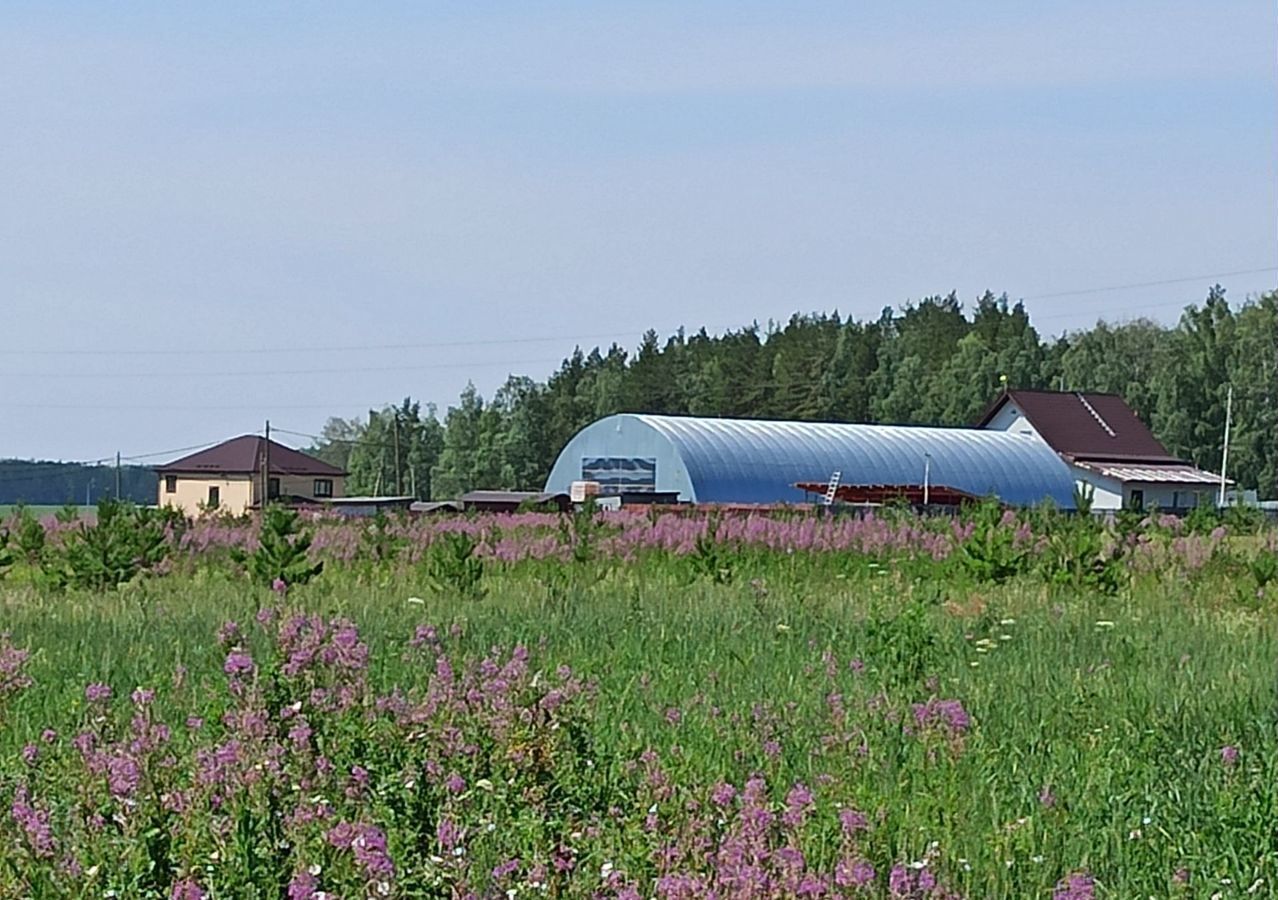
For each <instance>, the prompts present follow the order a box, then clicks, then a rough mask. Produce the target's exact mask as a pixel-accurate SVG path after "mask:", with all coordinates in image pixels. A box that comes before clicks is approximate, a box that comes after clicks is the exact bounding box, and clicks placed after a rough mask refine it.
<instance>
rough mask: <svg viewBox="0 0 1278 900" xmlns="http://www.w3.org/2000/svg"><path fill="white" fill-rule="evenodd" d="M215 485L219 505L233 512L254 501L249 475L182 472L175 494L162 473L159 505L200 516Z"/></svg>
mask: <svg viewBox="0 0 1278 900" xmlns="http://www.w3.org/2000/svg"><path fill="white" fill-rule="evenodd" d="M211 487H216V488H217V489H218V492H219V493H220V494H221V497H220V498H219V504H218V508H219V509H224V510H226V511H227V512H229V513H231V514H232V515H237V516H238V515H239V514H240V513H242V512H244V511H245V510H246V509H248V508H249V505H250V504H251V503H252V502H253V483H252V479H251V478H250V477H249V476H247V475H226V476H222V477H212V476H205V475H178V476H177V490H176V491H174V492H173V493H171V494H170V493H168V492H167V490H166V489H165V488H166V483H165V476H163V475H161V476H160V501H159V505H160V506H175V507H177V508H178V509H180V510H182V512H183V513H185V514H186V515H188V516H198V515H199V514H200V506H201V504H203V503H207V502H208V499H209V488H211ZM334 488H336V486H334Z"/></svg>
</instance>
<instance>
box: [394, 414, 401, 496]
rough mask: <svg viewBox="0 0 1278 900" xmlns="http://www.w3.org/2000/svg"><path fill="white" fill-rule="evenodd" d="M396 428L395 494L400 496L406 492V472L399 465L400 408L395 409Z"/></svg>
mask: <svg viewBox="0 0 1278 900" xmlns="http://www.w3.org/2000/svg"><path fill="white" fill-rule="evenodd" d="M391 427H392V428H394V441H395V496H396V497H400V496H402V495H403V493H404V473H403V470H402V469H401V468H400V465H399V410H398V409H396V410H395V419H394V421H393V422H392V425H391Z"/></svg>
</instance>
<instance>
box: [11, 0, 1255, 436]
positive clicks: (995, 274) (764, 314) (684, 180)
mask: <svg viewBox="0 0 1278 900" xmlns="http://www.w3.org/2000/svg"><path fill="white" fill-rule="evenodd" d="M178 7H179V5H178V4H156V5H154V6H152V5H143V4H132V3H123V2H117V3H109V4H106V3H63V2H56V0H39V2H30V3H20V2H13V0H9V2H6V3H5V4H4V5H3V8H2V9H0V198H2V199H0V457H4V456H19V457H27V456H38V457H44V458H64V459H87V458H96V457H104V456H107V455H109V454H113V453H114V452H115V451H116V450H117V449H118V450H121V451H123V452H124V453H125V455H126V456H127V455H134V454H145V453H153V452H156V451H162V450H167V449H169V448H177V447H183V446H187V445H194V444H200V443H203V442H207V441H213V440H217V439H220V438H223V437H229V436H232V435H235V434H238V433H242V432H246V431H252V430H255V429H258V428H260V427H261V423H262V420H263V419H266V418H270V419H271V420H272V423H273V424H275V425H277V426H280V427H284V428H290V429H294V430H298V431H304V432H314V431H318V429H319V428H320V426H321V425H322V424H323V422H324V420H325V418H326V417H327V416H328V415H330V414H336V415H344V416H350V415H355V414H358V413H360V412H362V411H363V410H365V409H366V408H367V407H368V406H370V405H381V404H383V403H385V402H389V401H394V400H397V399H398V398H401V397H403V396H404V395H406V394H409V395H412V396H413V397H415V398H419V399H421V400H423V401H434V402H436V403H438V404H439V405H440V407H441V408H443V407H445V406H447V404H449V403H450V402H453V401H454V400H455V399H456V396H457V394H458V392H459V390H460V389H461V388H462V386H463V385H464V384H465V383H466V381H467V380H473V381H474V382H475V384H476V385H477V386H478V387H479V388H480V390H481V391H483V392H484V393H485V394H488V393H490V392H491V391H492V389H493V388H494V387H496V385H497V384H499V383H500V381H501V380H503V379H504V377H505V375H506V374H507V373H508V372H517V373H523V374H529V375H532V376H535V377H537V378H543V377H545V375H546V374H548V373H549V372H550V371H551V370H552V369H553V368H554V367H555V365H556V364H557V363H558V361H559V360H560V359H562V358H563V356H565V355H566V354H567V353H568V352H570V351H571V350H572V348H573V345H574V344H576V343H581V344H583V345H586V346H593V345H594V344H596V343H602V344H604V345H606V344H607V343H609V341H610V340H611V339H615V340H617V341H619V342H620V343H622V344H623V345H626V346H628V347H633V346H634V345H635V344H636V343H637V342H638V338H639V335H640V334H641V333H642V331H643V330H644V329H645V328H647V327H655V328H657V329H658V330H659V331H661V332H663V333H665V332H668V331H670V330H672V329H674V328H676V327H677V326H679V325H685V326H687V327H688V328H689V329H690V330H695V329H696V328H698V327H700V326H702V325H704V326H706V327H707V328H708V329H710V330H712V331H716V330H722V329H724V328H728V327H735V326H738V325H742V324H746V323H748V322H750V321H751V320H755V319H757V320H759V321H761V322H762V321H766V320H768V319H769V318H775V319H784V318H786V317H788V316H789V314H790V313H791V312H793V311H795V310H802V311H808V310H828V309H833V308H838V309H839V310H840V311H842V312H844V313H850V314H853V315H857V316H862V317H872V316H876V315H877V314H878V311H879V310H880V309H881V308H882V307H883V306H885V305H898V304H901V303H903V302H905V301H907V300H910V299H917V298H919V297H923V296H926V295H929V294H935V293H948V292H949V291H951V290H956V291H958V292H959V294H960V296H962V297H963V298H964V299H965V300H969V301H970V300H972V299H974V298H975V297H976V296H977V295H979V293H980V292H982V291H983V290H985V289H986V288H989V289H992V290H994V291H997V292H1002V291H1006V292H1008V294H1009V295H1011V296H1012V297H1013V298H1018V297H1024V298H1026V305H1027V307H1028V308H1029V310H1030V312H1031V314H1032V316H1033V318H1034V321H1035V324H1036V325H1037V326H1038V327H1039V329H1040V331H1043V332H1045V333H1049V334H1055V333H1060V332H1061V331H1064V330H1066V329H1069V328H1075V327H1080V326H1085V325H1088V324H1090V323H1092V322H1093V321H1095V319H1096V318H1097V317H1098V316H1104V317H1107V318H1111V319H1116V318H1131V317H1135V316H1150V317H1153V318H1157V319H1160V320H1162V321H1174V319H1175V318H1176V316H1177V314H1178V312H1179V309H1180V308H1181V306H1183V305H1184V304H1185V303H1189V302H1194V301H1198V300H1200V299H1201V298H1202V297H1203V296H1204V295H1205V294H1206V291H1207V288H1208V286H1209V284H1210V282H1211V281H1213V280H1218V281H1220V282H1221V283H1222V284H1224V285H1225V286H1226V287H1227V288H1228V289H1229V292H1230V296H1231V297H1232V298H1234V299H1237V300H1241V299H1242V298H1243V297H1245V296H1246V295H1247V294H1248V293H1251V292H1256V291H1260V290H1264V289H1267V288H1272V287H1273V286H1274V285H1275V284H1278V271H1268V272H1260V273H1253V274H1247V275H1233V276H1229V277H1221V278H1217V279H1210V278H1208V279H1198V280H1191V281H1186V282H1184V283H1178V284H1171V285H1165V286H1162V287H1157V288H1143V289H1128V290H1121V291H1112V292H1105V293H1089V294H1075V295H1071V296H1066V297H1050V298H1042V299H1034V298H1038V297H1041V295H1045V294H1057V293H1059V292H1065V291H1074V290H1079V289H1087V288H1096V287H1107V286H1113V285H1124V284H1132V283H1140V282H1149V281H1159V280H1164V279H1178V278H1183V277H1188V276H1199V275H1206V274H1211V273H1224V272H1234V271H1238V270H1252V269H1258V268H1262V267H1271V266H1272V267H1278V240H1276V238H1278V222H1276V219H1278V215H1276V213H1278V178H1276V175H1278V173H1276V172H1275V169H1276V168H1278V115H1276V114H1278V78H1276V76H1278V71H1276V70H1278V64H1276V60H1278V55H1276V53H1275V34H1276V28H1275V25H1276V24H1278V23H1276V22H1275V18H1274V10H1273V4H1272V3H1271V2H1268V0H1266V2H1260V0H1246V2H1240V0H1213V2H1210V3H1206V2H1201V0H1195V2H1175V0H1172V2H1157V3H1155V2H1146V0H1127V2H1123V3H1113V2H1100V0H1094V2H1093V0H1085V2H1074V3H1070V4H1046V3H1026V2H1023V0H1018V2H1010V0H1008V2H972V3H953V2H948V0H947V2H942V0H933V2H908V0H906V2H903V0H894V2H887V0H874V2H870V0H866V2H859V3H849V2H840V3H806V2H787V3H775V2H774V3H766V4H764V3H751V2H741V0H733V2H707V3H699V4H691V3H686V2H680V3H658V2H645V3H642V4H634V5H627V4H622V3H606V4H605V3H594V4H592V3H575V4H574V3H562V4H541V3H534V2H523V3H519V4H485V3H467V4H448V5H436V4H425V3H411V4H408V3H406V4H402V5H396V4H392V3H379V4H354V3H352V4H349V5H346V6H344V7H338V6H335V5H332V4H321V3H310V4H297V5H292V6H289V5H285V4H276V3H270V4H264V3H253V4H236V3H217V4H184V5H182V7H183V8H181V9H179V8H178ZM479 341H485V342H493V343H473V342H479ZM501 341H508V342H509V343H496V342H501ZM464 342H472V343H469V344H466V343H464ZM388 345H400V346H399V347H394V346H388ZM403 345H415V346H410V347H404V346H403ZM441 345H442V346H441ZM361 348H362V349H361ZM368 348H380V349H368ZM244 351H259V352H244ZM260 351H269V352H260ZM255 372H261V373H264V374H260V375H254V374H253V373H255ZM161 458H162V457H161Z"/></svg>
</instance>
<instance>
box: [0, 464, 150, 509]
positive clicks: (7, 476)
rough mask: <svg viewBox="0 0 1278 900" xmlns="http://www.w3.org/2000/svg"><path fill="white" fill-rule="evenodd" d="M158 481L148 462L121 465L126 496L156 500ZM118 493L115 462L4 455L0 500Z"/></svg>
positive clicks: (91, 499) (84, 499)
mask: <svg viewBox="0 0 1278 900" xmlns="http://www.w3.org/2000/svg"><path fill="white" fill-rule="evenodd" d="M157 485H158V481H157V478H156V474H155V472H154V471H153V470H152V469H150V468H148V467H146V466H122V467H121V468H120V494H121V496H122V498H123V499H125V500H132V501H133V502H135V503H143V504H152V503H155V498H156V496H157ZM114 494H115V467H114V466H86V465H83V464H82V463H68V462H46V461H43V460H26V459H0V504H9V503H30V504H40V505H61V504H63V503H67V502H71V503H80V504H83V503H89V504H93V503H97V502H98V500H100V499H101V498H103V497H110V496H114Z"/></svg>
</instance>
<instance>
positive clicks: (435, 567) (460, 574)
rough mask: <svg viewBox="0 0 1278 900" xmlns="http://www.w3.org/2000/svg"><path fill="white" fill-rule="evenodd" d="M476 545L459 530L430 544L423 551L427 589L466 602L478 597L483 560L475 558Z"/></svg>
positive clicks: (481, 592)
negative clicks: (453, 596)
mask: <svg viewBox="0 0 1278 900" xmlns="http://www.w3.org/2000/svg"><path fill="white" fill-rule="evenodd" d="M477 546H478V545H477V544H476V543H475V539H474V538H472V537H471V536H470V535H469V534H466V533H465V532H461V531H446V532H444V533H443V534H441V535H439V537H437V538H436V539H435V540H434V541H432V542H431V545H430V548H429V549H428V550H427V551H426V577H427V579H428V580H429V581H430V584H431V587H433V588H434V589H435V590H437V591H440V592H441V593H449V592H451V593H455V594H458V595H459V596H461V597H465V598H467V599H470V600H479V599H480V598H482V597H483V596H484V593H485V592H484V589H483V588H482V587H481V586H480V583H481V582H482V581H483V578H484V561H483V560H482V559H480V558H479V557H478V556H476V555H475V549H476V547H477Z"/></svg>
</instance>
